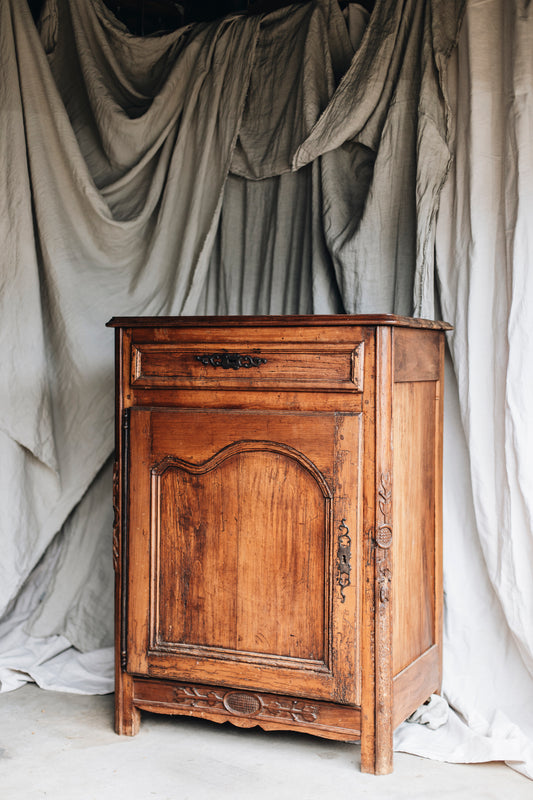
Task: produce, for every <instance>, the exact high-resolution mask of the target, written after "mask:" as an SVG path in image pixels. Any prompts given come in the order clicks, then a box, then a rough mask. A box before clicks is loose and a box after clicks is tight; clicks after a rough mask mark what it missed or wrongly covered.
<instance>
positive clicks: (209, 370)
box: [131, 342, 364, 392]
mask: <svg viewBox="0 0 533 800" xmlns="http://www.w3.org/2000/svg"><path fill="white" fill-rule="evenodd" d="M363 362H364V344H363V342H358V343H355V344H342V345H338V346H336V347H335V346H334V347H332V346H331V344H320V343H317V344H314V343H312V344H311V343H301V342H299V343H296V344H295V343H293V344H290V343H289V344H287V343H284V344H275V345H273V344H265V345H262V344H260V345H259V346H258V344H257V343H256V342H254V343H253V345H252V346H251V347H250V348H247V347H246V345H244V346H240V345H237V346H236V345H235V343H232V344H231V346H228V347H224V346H216V349H214V348H213V343H211V344H209V343H202V342H199V343H197V344H175V343H172V344H167V343H135V344H133V345H132V348H131V385H132V386H135V387H136V388H139V389H144V388H146V389H151V388H157V387H160V388H166V387H168V388H188V389H191V388H202V389H206V388H210V389H215V388H220V389H234V388H237V387H247V388H250V389H280V390H311V389H330V390H334V391H344V392H362V391H363Z"/></svg>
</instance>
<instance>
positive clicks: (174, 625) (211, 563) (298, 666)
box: [126, 408, 361, 705]
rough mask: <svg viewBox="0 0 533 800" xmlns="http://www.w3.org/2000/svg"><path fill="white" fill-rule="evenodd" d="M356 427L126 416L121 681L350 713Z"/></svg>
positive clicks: (217, 414)
mask: <svg viewBox="0 0 533 800" xmlns="http://www.w3.org/2000/svg"><path fill="white" fill-rule="evenodd" d="M360 438H361V425H360V415H359V414H355V413H333V412H324V413H308V412H274V411H263V412H261V411H238V410H209V411H203V410H199V409H161V408H157V409H147V408H144V409H142V408H133V409H131V412H130V442H129V464H130V466H129V480H128V495H129V502H128V508H129V518H128V568H127V571H128V576H127V586H128V614H127V623H126V624H127V637H128V665H127V668H128V671H129V672H132V673H136V674H139V675H150V676H165V677H166V678H176V679H181V680H196V681H198V682H204V683H205V682H207V683H209V682H212V683H216V684H217V685H228V686H235V687H242V688H256V689H262V690H264V691H272V692H283V693H290V694H293V695H302V696H306V697H315V698H317V699H320V698H322V699H330V700H334V701H338V702H343V703H348V704H353V705H358V704H359V703H360V698H359V692H360V687H359V684H360V680H359V667H358V648H357V632H358V629H359V625H358V620H359V609H360V603H359V586H360V579H359V577H360V575H359V573H360V569H359V567H358V564H359V563H360V558H359V554H360V548H361V536H360V531H359V526H360V516H361V515H360V514H359V510H358V505H359V503H358V498H359V495H360V490H359V468H358V460H359V452H360V444H361V442H360Z"/></svg>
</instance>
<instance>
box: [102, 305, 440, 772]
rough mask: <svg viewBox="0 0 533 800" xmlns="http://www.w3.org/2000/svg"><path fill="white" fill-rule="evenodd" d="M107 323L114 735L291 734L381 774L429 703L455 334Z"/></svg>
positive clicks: (289, 325) (239, 321)
mask: <svg viewBox="0 0 533 800" xmlns="http://www.w3.org/2000/svg"><path fill="white" fill-rule="evenodd" d="M109 324H110V326H112V327H115V328H116V341H117V359H116V361H117V411H116V413H117V435H116V452H117V467H116V470H115V475H114V508H115V524H114V535H113V561H114V566H115V570H116V618H117V621H116V665H117V666H116V705H115V727H116V730H117V732H119V733H125V734H129V735H133V734H135V733H136V732H137V730H138V728H139V722H140V711H141V710H149V711H156V712H160V713H171V714H178V715H179V714H186V715H193V716H199V717H204V718H207V719H212V720H215V721H218V722H220V721H230V722H232V723H233V724H235V725H238V726H241V727H250V726H253V725H260V726H261V727H263V728H264V729H265V730H270V729H288V730H300V731H304V732H306V733H314V734H316V735H319V736H326V737H329V738H333V739H339V740H345V741H357V740H360V741H361V767H362V769H363V770H364V771H367V772H372V773H378V774H385V773H387V772H390V771H391V769H392V732H393V729H394V726H395V725H397V724H398V723H399V722H400V721H401V720H402V719H404V718H405V716H407V715H408V714H410V713H411V712H412V711H413V710H414V709H415V708H416V706H417V705H419V703H421V702H423V701H424V700H425V699H426V697H427V694H425V693H428V694H429V693H430V692H431V691H435V690H438V687H439V684H440V669H441V667H440V664H441V651H440V648H441V633H440V630H441V619H442V610H441V609H442V601H441V597H440V595H441V593H442V576H441V572H442V562H441V556H440V548H441V542H440V537H441V529H440V514H441V510H442V509H441V505H442V500H441V495H440V481H441V477H442V476H441V472H440V470H441V467H440V462H441V458H442V443H441V440H442V403H441V393H442V361H443V331H444V330H445V329H447V328H448V326H446V325H445V324H443V323H434V322H425V321H420V320H410V319H408V318H404V317H392V316H388V315H379V316H378V315H373V316H366V317H353V316H340V317H333V316H332V317H257V318H254V317H230V318H227V317H224V318H190V317H189V318H187V317H185V318H126V319H123V318H119V319H116V320H112V321H111V322H110V323H109ZM415 350H416V352H413V351H415ZM393 676H395V677H394V679H393Z"/></svg>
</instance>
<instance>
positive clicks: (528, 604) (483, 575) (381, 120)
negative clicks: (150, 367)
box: [0, 0, 533, 777]
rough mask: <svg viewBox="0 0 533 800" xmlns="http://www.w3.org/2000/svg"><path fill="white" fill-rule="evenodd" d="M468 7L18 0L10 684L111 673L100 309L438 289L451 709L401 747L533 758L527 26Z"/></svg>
mask: <svg viewBox="0 0 533 800" xmlns="http://www.w3.org/2000/svg"><path fill="white" fill-rule="evenodd" d="M464 5H465V2H464V0H403V1H402V2H397V0H377V3H376V6H375V9H374V12H373V13H372V15H371V17H370V19H368V15H367V14H366V12H365V11H364V10H363V9H362V8H361V7H359V6H357V5H356V4H352V5H350V6H349V8H348V9H347V10H346V12H345V14H344V15H343V13H341V11H340V9H339V6H338V4H337V2H336V0H315V1H314V2H310V3H307V4H305V5H300V6H294V7H290V8H287V9H282V10H280V11H277V12H274V13H272V14H268V15H265V16H264V17H247V16H240V15H236V16H233V17H228V18H226V19H224V20H222V21H219V22H216V23H212V24H202V25H194V26H188V27H186V28H183V29H180V30H178V31H176V32H174V33H171V34H167V35H164V36H160V37H153V38H146V39H142V38H137V37H133V36H131V35H129V34H128V33H127V32H126V31H125V30H124V29H123V27H122V26H121V25H120V24H119V23H118V22H117V21H116V19H115V18H114V17H113V15H112V14H111V13H110V12H109V11H108V10H107V9H106V7H105V6H104V5H103V3H102V2H101V0H47V3H46V4H45V8H44V12H43V15H42V20H41V26H40V35H39V33H38V32H37V30H36V28H35V26H34V25H33V21H32V18H31V15H30V13H29V11H28V9H27V7H26V5H25V3H24V2H20V0H0V48H1V49H0V52H1V53H2V67H3V75H2V82H1V84H0V123H1V125H2V132H1V135H0V160H1V163H2V165H3V169H4V172H5V175H6V180H5V181H4V182H3V185H2V189H1V194H0V227H1V234H0V236H1V241H2V242H3V250H2V261H3V263H2V272H1V275H0V280H1V286H2V293H1V299H0V302H1V325H0V337H1V342H0V346H1V352H2V355H3V370H2V371H1V378H0V380H1V384H0V386H1V389H0V391H1V395H0V396H1V419H0V450H1V452H0V481H1V483H0V493H1V494H0V498H1V502H2V508H3V514H2V526H3V531H2V548H3V558H2V561H1V563H0V613H2V614H3V618H2V621H1V622H0V636H1V640H0V681H1V685H2V689H3V690H9V689H14V688H16V687H17V686H19V685H21V683H23V682H24V681H25V680H35V681H36V682H37V683H39V685H41V686H43V687H45V688H57V689H62V690H69V691H80V692H106V691H111V690H112V668H111V658H112V656H111V649H110V647H109V645H110V643H111V637H112V624H111V623H112V613H111V609H112V585H113V576H112V573H111V558H110V550H111V542H110V539H111V530H112V519H111V513H112V512H111V499H110V488H111V475H110V470H111V466H110V465H111V461H110V460H111V457H112V447H113V408H114V406H113V341H112V336H111V335H110V333H109V331H107V330H106V329H105V327H104V324H105V322H106V321H107V319H108V318H109V317H111V316H112V315H120V316H124V315H141V314H154V315H157V314H193V313H222V314H226V313H245V314H249V313H250V314H251V313H266V314H268V313H342V312H349V313H360V312H361V313H362V312H396V313H402V314H415V315H422V316H428V317H432V316H434V314H435V313H436V312H435V308H434V302H435V297H437V298H438V300H440V304H441V309H442V310H441V311H440V312H438V313H441V314H442V316H443V318H445V319H447V320H448V321H450V322H452V323H453V324H454V325H455V331H454V334H453V335H452V336H451V338H450V348H451V353H452V357H453V371H452V369H451V368H450V370H449V372H450V375H449V380H448V386H447V410H446V420H445V424H446V434H445V435H446V452H445V541H446V551H445V588H446V619H445V677H444V696H445V697H447V698H448V700H449V701H450V703H451V705H452V706H453V708H454V709H456V711H453V710H450V709H449V708H448V706H447V704H446V702H445V701H444V700H441V699H438V698H434V699H433V701H432V703H431V704H430V705H429V706H427V707H424V708H423V709H421V710H420V712H419V713H418V715H417V718H418V721H419V722H420V723H421V724H410V723H405V724H404V725H403V726H401V728H400V729H399V731H398V733H397V735H396V746H397V748H398V749H404V750H407V751H409V752H416V753H421V754H423V755H429V756H432V757H435V758H444V759H448V760H466V761H468V760H489V759H490V760H492V759H504V760H506V761H508V762H509V763H511V762H513V763H514V765H515V766H516V768H518V769H520V770H521V771H523V772H524V773H525V774H529V776H530V777H533V746H532V745H531V743H530V741H529V740H528V739H527V738H526V735H527V734H529V735H530V736H531V737H532V738H533V719H531V718H529V717H528V712H527V707H528V706H527V701H528V700H529V708H533V680H532V675H533V666H532V664H533V641H532V629H533V624H532V619H533V615H532V611H533V588H532V587H533V581H532V580H531V577H532V576H531V564H532V563H533V558H532V557H531V555H532V552H531V551H532V549H533V534H532V529H531V519H532V516H533V515H532V513H531V511H532V508H531V499H532V497H533V491H532V489H533V485H532V482H533V464H532V463H531V458H532V457H531V454H530V453H531V452H533V448H531V447H530V448H529V450H528V447H527V445H528V442H529V444H531V443H532V441H533V438H532V436H531V434H532V430H531V428H532V422H531V419H528V415H527V413H526V404H525V398H526V397H527V396H528V392H527V389H528V388H533V387H531V383H532V381H533V378H532V377H531V370H529V371H528V370H527V369H526V367H527V365H528V364H531V363H532V362H531V355H533V354H532V353H531V350H532V337H531V334H530V332H529V330H528V328H527V326H526V318H525V314H526V309H527V298H528V297H532V292H531V288H532V287H531V278H530V277H529V276H528V274H527V265H528V257H529V251H528V248H529V249H531V244H530V239H529V238H528V237H531V233H530V232H529V230H530V228H531V212H532V209H533V203H532V196H531V195H532V186H531V167H532V164H531V158H532V153H531V135H530V132H531V130H532V129H533V118H532V117H533V113H532V105H531V104H532V98H531V87H532V77H533V66H532V56H531V54H532V53H533V48H532V47H531V45H532V44H533V42H532V39H533V21H532V19H531V13H530V9H529V3H528V2H527V1H526V0H516V1H515V2H511V3H508V2H506V1H505V0H488V1H487V2H483V3H479V2H476V1H475V0H469V2H467V3H466V17H465V22H464V24H463V27H462V33H461V40H460V42H459V46H458V49H457V50H456V49H455V45H456V43H457V37H458V33H459V28H460V24H461V19H462V16H463V11H464V8H463V7H464ZM347 23H348V24H347ZM455 141H456V142H457V146H456V149H457V155H456V158H455V160H453V159H452V153H453V149H454V146H455V145H454V143H455ZM443 186H444V189H443ZM439 203H440V208H439ZM527 221H529V223H530V224H529V227H528V226H527ZM528 281H529V284H528ZM528 289H529V292H528ZM528 356H529V359H528ZM456 378H457V383H456ZM526 382H529V384H528V385H526ZM463 431H464V432H463Z"/></svg>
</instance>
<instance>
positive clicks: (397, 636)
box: [392, 381, 437, 675]
mask: <svg viewBox="0 0 533 800" xmlns="http://www.w3.org/2000/svg"><path fill="white" fill-rule="evenodd" d="M435 410H436V407H435V382H434V381H424V382H416V383H397V384H395V386H394V401H393V411H392V415H393V442H394V482H395V491H394V499H393V507H394V545H393V555H394V565H395V569H394V578H393V596H394V603H393V630H394V643H393V673H394V674H395V675H396V674H397V673H398V672H400V671H401V670H402V669H404V667H406V666H407V664H409V663H411V662H412V661H414V660H415V659H417V658H418V657H419V656H420V655H421V654H422V653H424V652H425V650H427V649H428V648H429V647H431V645H432V644H434V642H435V529H434V522H435V511H436V509H435V489H436V479H437V476H436V474H435V454H434V450H433V447H428V446H427V443H428V442H430V443H431V442H434V441H435V437H436V425H437V420H436V418H435Z"/></svg>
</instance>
